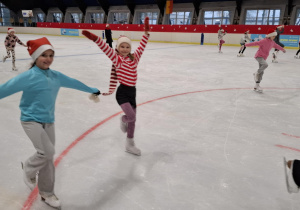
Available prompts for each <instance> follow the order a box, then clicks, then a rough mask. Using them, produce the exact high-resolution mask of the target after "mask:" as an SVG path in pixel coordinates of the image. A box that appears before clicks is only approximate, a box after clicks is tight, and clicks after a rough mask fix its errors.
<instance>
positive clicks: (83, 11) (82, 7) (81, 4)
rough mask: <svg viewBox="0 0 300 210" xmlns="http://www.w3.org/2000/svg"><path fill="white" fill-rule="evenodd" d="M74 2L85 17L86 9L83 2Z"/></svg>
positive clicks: (81, 0)
mask: <svg viewBox="0 0 300 210" xmlns="http://www.w3.org/2000/svg"><path fill="white" fill-rule="evenodd" d="M74 1H75V3H76V4H77V6H78V7H79V9H80V10H81V12H82V13H83V15H85V12H86V8H87V5H86V3H85V2H84V1H83V0H74Z"/></svg>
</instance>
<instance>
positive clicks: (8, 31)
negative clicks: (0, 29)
mask: <svg viewBox="0 0 300 210" xmlns="http://www.w3.org/2000/svg"><path fill="white" fill-rule="evenodd" d="M10 32H16V30H15V29H13V28H8V29H7V33H8V34H9V33H10Z"/></svg>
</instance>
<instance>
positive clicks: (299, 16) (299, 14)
mask: <svg viewBox="0 0 300 210" xmlns="http://www.w3.org/2000/svg"><path fill="white" fill-rule="evenodd" d="M295 25H300V9H297V15H296V21H295Z"/></svg>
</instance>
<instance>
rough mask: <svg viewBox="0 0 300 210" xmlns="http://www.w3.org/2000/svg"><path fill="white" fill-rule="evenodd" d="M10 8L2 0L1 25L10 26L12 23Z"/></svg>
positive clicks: (0, 9)
mask: <svg viewBox="0 0 300 210" xmlns="http://www.w3.org/2000/svg"><path fill="white" fill-rule="evenodd" d="M13 22H14V21H11V18H10V10H9V9H8V8H7V7H6V6H5V5H4V4H2V3H1V2H0V26H10V25H11V23H13Z"/></svg>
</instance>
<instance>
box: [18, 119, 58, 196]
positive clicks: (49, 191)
mask: <svg viewBox="0 0 300 210" xmlns="http://www.w3.org/2000/svg"><path fill="white" fill-rule="evenodd" d="M21 124H22V126H23V129H24V131H25V133H26V134H27V136H28V137H29V139H30V140H31V142H32V144H33V146H34V147H35V149H36V153H35V154H34V155H32V156H31V157H30V158H28V159H27V160H26V161H25V164H24V171H25V173H26V175H27V176H28V177H30V178H34V177H35V176H36V173H38V183H37V185H38V188H39V192H40V194H41V195H45V196H49V195H53V194H54V182H55V167H54V162H53V156H54V153H55V148H54V145H55V129H54V123H37V122H23V121H22V122H21Z"/></svg>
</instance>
